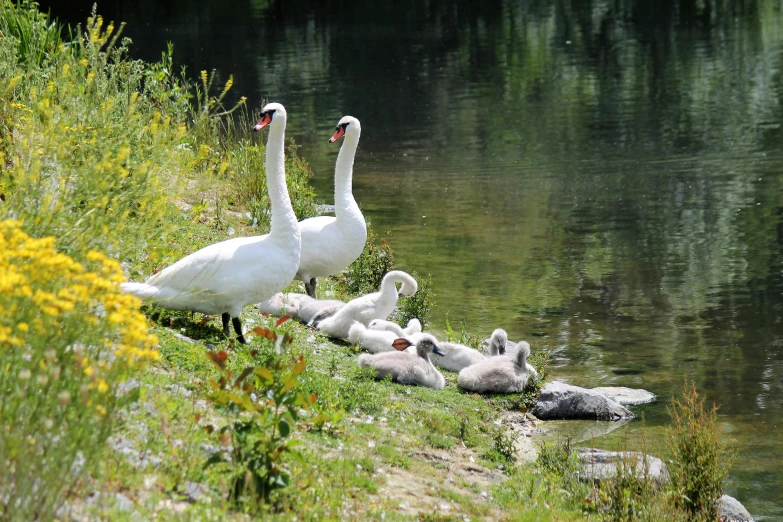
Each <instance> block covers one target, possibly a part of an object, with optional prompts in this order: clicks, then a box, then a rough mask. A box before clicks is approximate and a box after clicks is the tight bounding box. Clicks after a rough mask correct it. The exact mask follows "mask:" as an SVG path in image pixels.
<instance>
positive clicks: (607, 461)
mask: <svg viewBox="0 0 783 522" xmlns="http://www.w3.org/2000/svg"><path fill="white" fill-rule="evenodd" d="M576 455H577V457H578V458H579V462H581V463H582V464H583V465H584V473H583V474H582V475H581V477H580V478H582V480H585V481H592V482H600V481H602V480H604V479H607V478H612V477H614V476H615V475H616V474H617V461H618V460H619V459H621V458H622V459H625V460H626V461H628V460H631V461H635V462H636V473H637V476H638V477H640V478H641V477H644V470H645V460H646V461H647V477H648V478H651V479H653V480H655V481H656V482H663V481H665V480H668V478H669V474H668V472H667V471H666V465H665V464H664V463H663V461H662V460H661V459H659V458H657V457H653V456H651V455H646V454H644V453H641V452H638V451H622V452H618V451H606V450H602V449H596V448H577V450H576Z"/></svg>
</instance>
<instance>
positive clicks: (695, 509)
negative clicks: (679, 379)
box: [666, 383, 735, 521]
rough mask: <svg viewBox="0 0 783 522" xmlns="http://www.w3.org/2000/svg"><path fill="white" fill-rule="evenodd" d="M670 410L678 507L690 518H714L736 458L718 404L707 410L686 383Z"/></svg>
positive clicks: (669, 434)
mask: <svg viewBox="0 0 783 522" xmlns="http://www.w3.org/2000/svg"><path fill="white" fill-rule="evenodd" d="M668 411H669V415H671V418H672V423H673V425H672V426H671V427H670V428H667V429H666V439H667V440H666V442H667V446H668V447H669V451H670V452H671V457H672V460H671V462H670V464H669V465H668V470H669V475H670V477H671V485H672V488H674V503H675V506H676V507H678V508H680V509H681V510H683V511H684V512H685V513H687V514H688V520H703V521H712V520H715V519H716V517H717V509H718V500H719V499H720V497H721V494H722V493H723V481H724V480H725V478H726V476H727V475H728V473H729V468H730V467H731V463H732V461H733V460H734V457H735V452H734V451H733V450H730V449H728V448H727V446H726V444H725V443H724V442H722V441H721V431H720V429H719V428H718V426H717V407H716V406H714V405H713V407H712V408H711V409H709V410H705V409H704V399H703V398H701V397H699V394H698V393H697V392H696V386H695V385H694V384H693V383H691V386H690V387H688V385H687V383H686V385H685V390H684V392H683V397H682V399H681V400H676V399H672V405H671V407H670V408H669V409H668Z"/></svg>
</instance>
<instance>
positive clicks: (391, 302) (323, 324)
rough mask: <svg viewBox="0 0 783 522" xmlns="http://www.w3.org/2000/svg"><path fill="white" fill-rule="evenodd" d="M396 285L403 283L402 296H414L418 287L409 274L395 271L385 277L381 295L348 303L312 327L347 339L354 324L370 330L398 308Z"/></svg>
mask: <svg viewBox="0 0 783 522" xmlns="http://www.w3.org/2000/svg"><path fill="white" fill-rule="evenodd" d="M397 282H402V287H401V288H400V291H399V295H404V296H411V295H413V294H415V293H416V290H417V289H418V287H419V285H418V283H416V280H415V279H414V278H413V277H412V276H411V275H410V274H408V273H406V272H403V271H401V270H392V271H391V272H389V273H388V274H386V275H385V276H383V281H382V282H381V289H380V291H378V292H373V293H371V294H367V295H363V296H361V297H357V298H356V299H354V300H352V301H349V302H348V304H346V305H345V306H344V307H342V308H341V309H339V310H338V311H337V312H336V313H335V314H334V315H332V316H330V317H327V318H326V319H323V320H322V321H320V322H318V323H317V324H315V323H313V324H314V326H315V327H316V328H318V329H319V330H321V331H322V332H324V333H325V334H327V335H330V336H332V337H338V338H340V339H346V338H348V330H350V328H351V325H352V324H353V323H354V321H358V322H360V323H361V324H363V325H365V326H367V324H369V322H370V321H372V320H373V319H386V318H387V317H389V315H390V314H391V313H392V312H393V311H394V307H395V306H396V305H397V297H398V293H397V286H396V283H397Z"/></svg>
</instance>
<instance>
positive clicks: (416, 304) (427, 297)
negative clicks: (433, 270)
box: [396, 270, 435, 328]
mask: <svg viewBox="0 0 783 522" xmlns="http://www.w3.org/2000/svg"><path fill="white" fill-rule="evenodd" d="M411 275H412V276H413V278H414V279H416V281H418V283H419V289H418V290H417V291H416V293H415V294H413V295H412V296H410V297H402V298H400V300H399V301H398V304H399V312H398V313H397V316H396V319H397V321H398V322H399V323H400V324H401V325H403V326H405V325H406V324H408V321H410V320H411V319H414V318H416V319H418V320H419V322H421V326H422V328H426V327H427V324H428V323H429V321H428V320H427V319H428V317H429V315H430V311H431V310H432V307H433V306H434V304H435V294H434V293H433V292H432V289H431V286H432V276H431V275H429V274H428V275H427V277H426V278H422V277H419V274H418V273H417V272H416V271H415V270H414V271H413V272H412V273H411Z"/></svg>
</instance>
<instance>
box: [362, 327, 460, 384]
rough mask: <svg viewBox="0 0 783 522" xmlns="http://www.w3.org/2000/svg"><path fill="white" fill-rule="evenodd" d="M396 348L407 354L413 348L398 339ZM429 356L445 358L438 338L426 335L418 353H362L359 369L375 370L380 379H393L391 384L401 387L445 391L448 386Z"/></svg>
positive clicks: (420, 340)
mask: <svg viewBox="0 0 783 522" xmlns="http://www.w3.org/2000/svg"><path fill="white" fill-rule="evenodd" d="M394 344H395V348H396V349H397V350H405V348H407V347H409V346H413V345H412V343H411V342H410V341H408V340H407V339H397V340H396V341H395V343H394ZM430 352H432V353H435V354H436V355H442V354H443V352H442V351H441V350H440V348H439V347H438V345H437V343H436V341H435V338H434V337H432V336H431V335H428V334H424V335H423V336H422V338H421V339H419V342H417V343H416V353H410V352H405V351H400V352H384V353H378V354H374V355H371V354H367V353H363V354H361V355H359V366H361V367H362V368H368V367H371V368H375V370H376V371H377V372H378V375H377V378H378V379H382V378H384V377H385V376H386V375H391V376H392V380H393V381H394V382H398V383H400V384H416V385H419V386H426V387H428V388H434V389H436V390H442V389H443V388H444V387H445V386H446V379H445V378H444V377H443V374H442V373H440V372H439V371H438V370H437V368H435V367H434V366H433V365H432V362H431V361H430V357H429V354H430Z"/></svg>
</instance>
